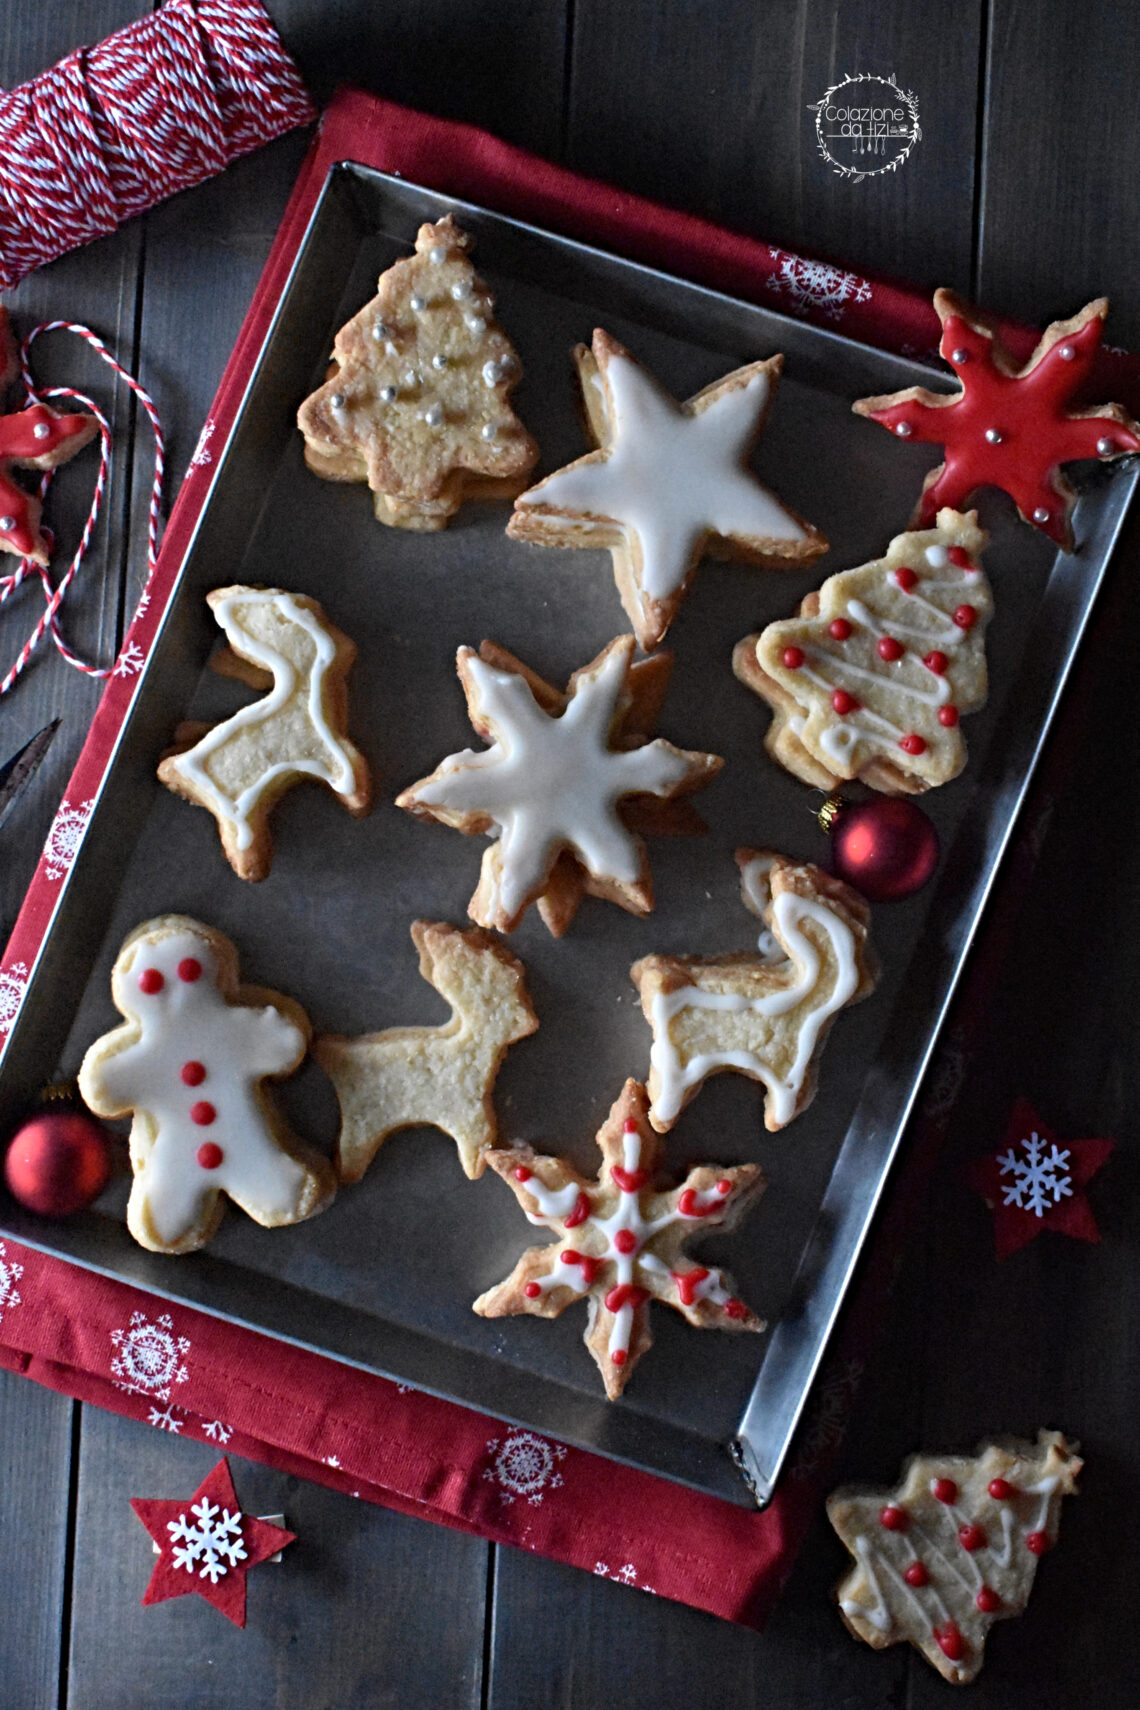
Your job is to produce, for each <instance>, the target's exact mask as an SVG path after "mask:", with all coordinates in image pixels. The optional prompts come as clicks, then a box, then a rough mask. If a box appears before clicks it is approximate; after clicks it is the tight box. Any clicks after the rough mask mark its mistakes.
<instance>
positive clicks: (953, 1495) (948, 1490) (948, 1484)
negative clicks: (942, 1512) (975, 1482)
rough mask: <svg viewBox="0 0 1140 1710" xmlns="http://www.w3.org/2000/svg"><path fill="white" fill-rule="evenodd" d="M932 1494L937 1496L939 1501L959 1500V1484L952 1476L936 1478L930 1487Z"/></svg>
mask: <svg viewBox="0 0 1140 1710" xmlns="http://www.w3.org/2000/svg"><path fill="white" fill-rule="evenodd" d="M930 1494H931V1495H932V1496H936V1497H937V1498H938V1500H939V1502H947V1503H949V1502H957V1500H958V1486H957V1485H956V1484H955V1483H954V1480H953V1479H952V1478H936V1479H935V1480H934V1483H933V1484H932V1485H931V1487H930Z"/></svg>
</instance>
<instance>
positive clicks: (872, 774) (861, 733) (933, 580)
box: [733, 510, 993, 795]
mask: <svg viewBox="0 0 1140 1710" xmlns="http://www.w3.org/2000/svg"><path fill="white" fill-rule="evenodd" d="M986 540H987V536H986V535H985V533H984V532H983V531H982V530H981V529H980V528H979V527H978V526H977V516H976V513H975V512H973V511H969V512H966V513H965V514H963V513H961V512H959V511H952V510H942V511H939V513H938V522H937V526H936V527H935V528H933V529H921V530H913V531H910V532H908V533H906V534H900V535H896V536H895V538H894V539H893V540H892V541H891V543H890V545H889V546H888V548H887V550H886V553H885V554H884V556H883V557H882V558H877V559H873V560H872V561H871V562H870V563H868V564H861V565H859V566H857V567H856V568H854V569H851V570H841V571H839V572H838V573H837V574H836V575H834V576H829V577H828V579H827V581H826V582H824V583H823V585H822V587H820V588H819V589H818V590H816V591H815V592H813V593H811V594H809V595H808V596H807V598H806V599H805V600H804V601H803V604H802V605H801V607H800V611H799V615H798V616H797V617H794V618H787V619H784V620H781V621H780V622H777V623H771V624H769V625H768V627H767V628H766V629H765V630H763V631H762V632H761V633H760V634H759V635H749V636H745V638H744V640H743V641H741V642H739V643H738V644H737V647H736V649H735V652H734V654H733V669H734V670H735V672H736V675H737V676H738V677H739V678H740V680H741V682H743V683H746V684H747V685H748V687H749V688H750V689H752V690H754V691H755V693H756V694H758V695H759V696H760V697H761V699H763V700H766V701H767V702H768V703H769V705H770V706H771V707H772V710H773V712H774V714H775V717H774V718H773V720H772V723H771V726H770V727H769V730H768V734H767V737H766V738H765V747H766V748H767V750H768V752H769V754H770V755H771V756H772V758H773V759H774V760H776V761H778V763H779V764H780V765H781V766H783V767H785V768H786V770H787V771H789V772H792V773H793V774H794V775H795V776H796V777H798V778H802V779H803V780H804V782H805V783H807V784H811V785H812V786H813V787H814V788H816V789H822V790H832V789H835V788H836V787H837V786H838V785H839V784H841V783H843V782H849V781H851V780H852V779H855V778H860V779H862V781H863V782H864V783H866V784H870V785H871V786H872V788H874V789H877V790H883V791H884V792H886V793H887V794H888V795H904V794H908V795H909V794H917V793H919V792H920V791H922V790H928V789H932V788H934V787H935V786H936V785H938V784H944V783H947V782H948V781H949V780H950V779H951V778H954V777H956V776H957V774H958V773H959V772H960V771H961V770H962V768H963V766H964V765H965V764H966V744H965V741H964V739H963V736H962V731H961V726H960V720H961V718H962V716H963V715H964V714H966V713H971V712H976V711H977V710H978V708H979V707H981V706H983V705H984V704H985V699H986V689H987V681H986V658H985V646H984V639H985V629H986V625H987V624H988V622H989V620H990V617H991V615H992V612H993V596H992V594H991V592H990V587H989V583H988V581H987V580H986V575H985V572H984V570H983V569H982V568H981V564H980V561H979V560H980V555H981V552H982V549H983V548H984V546H985V545H986Z"/></svg>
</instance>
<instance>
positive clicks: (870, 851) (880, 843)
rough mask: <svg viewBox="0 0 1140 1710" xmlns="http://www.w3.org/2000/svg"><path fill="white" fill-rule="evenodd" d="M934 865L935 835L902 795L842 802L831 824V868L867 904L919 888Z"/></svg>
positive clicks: (936, 862)
mask: <svg viewBox="0 0 1140 1710" xmlns="http://www.w3.org/2000/svg"><path fill="white" fill-rule="evenodd" d="M937 865H938V833H937V832H936V831H935V829H934V827H933V825H931V823H930V821H929V820H928V819H927V817H926V815H925V814H924V813H923V811H922V809H921V808H920V807H916V806H915V804H914V803H913V802H912V801H909V800H908V799H907V798H906V797H905V796H876V797H874V799H873V800H871V801H867V802H852V803H846V802H844V803H842V804H841V805H840V807H839V809H838V811H837V812H836V814H835V817H834V819H833V821H832V824H831V870H832V872H833V873H835V875H836V877H837V878H840V879H843V880H845V881H846V883H847V884H849V885H854V886H855V889H856V890H858V891H862V893H863V895H864V896H865V897H868V898H869V899H870V901H871V902H897V901H898V900H899V899H900V898H902V897H909V896H913V894H914V892H915V891H917V890H921V888H922V886H923V885H925V883H926V881H927V880H928V879H929V878H930V876H931V874H932V873H933V872H934V869H935V867H937Z"/></svg>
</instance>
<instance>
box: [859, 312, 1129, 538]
mask: <svg viewBox="0 0 1140 1710" xmlns="http://www.w3.org/2000/svg"><path fill="white" fill-rule="evenodd" d="M934 307H935V308H936V309H937V311H938V318H939V320H940V321H941V322H942V342H941V344H940V345H939V351H940V353H941V355H942V357H943V358H944V360H945V361H947V362H948V363H949V364H950V366H951V367H952V368H953V370H954V372H955V374H956V375H957V376H958V379H959V380H960V381H961V383H962V384H961V390H960V391H958V392H946V393H940V392H928V391H927V389H926V387H925V386H909V387H907V389H906V390H905V391H902V392H889V393H884V394H883V395H882V396H880V397H875V398H859V399H857V400H856V402H855V403H854V404H852V406H851V408H852V409H853V410H854V411H855V413H856V415H860V416H869V417H870V418H871V420H872V421H876V422H878V423H879V424H880V426H882V427H885V428H888V429H889V430H890V432H891V433H893V434H895V435H896V437H897V438H899V439H914V440H921V441H923V442H930V443H932V444H934V445H941V446H942V448H943V450H944V453H945V457H944V461H943V462H941V463H940V464H939V465H938V467H937V468H936V469H932V470H931V471H930V474H929V475H928V476H927V477H926V480H925V482H924V483H923V489H922V497H921V499H920V500H919V503H918V507H917V509H916V510H915V513H914V517H913V518H912V526H914V527H919V526H923V527H925V526H927V525H929V524H930V523H932V522H933V521H934V519H935V517H936V516H937V514H938V512H939V510H940V509H941V508H942V507H943V506H944V505H949V506H951V507H952V508H953V509H955V510H962V509H963V507H964V506H965V505H966V503H967V501H968V500H969V498H970V496H971V494H972V493H974V492H975V491H976V490H977V489H978V488H979V487H1000V488H1001V489H1002V490H1003V491H1004V492H1006V493H1008V494H1009V496H1010V498H1011V499H1012V500H1013V502H1014V504H1015V505H1016V506H1017V508H1018V510H1019V511H1020V513H1021V515H1022V516H1023V517H1024V518H1025V521H1026V522H1028V523H1032V524H1033V525H1034V526H1035V527H1036V528H1039V529H1040V530H1041V531H1042V533H1043V534H1047V535H1048V536H1049V538H1050V540H1055V541H1056V543H1057V545H1058V546H1060V547H1062V548H1063V549H1064V551H1066V552H1071V551H1072V550H1073V529H1072V522H1071V520H1070V519H1071V517H1072V511H1073V505H1074V504H1075V502H1076V497H1077V495H1076V493H1075V492H1074V491H1073V488H1072V487H1071V486H1070V484H1069V482H1068V481H1067V480H1066V479H1065V477H1064V476H1063V475H1062V474H1061V470H1060V466H1061V464H1062V463H1073V462H1076V461H1078V460H1079V459H1081V458H1092V457H1095V458H1099V459H1100V461H1101V462H1104V461H1106V460H1108V459H1110V458H1113V457H1123V456H1124V455H1125V453H1126V452H1129V451H1140V423H1137V422H1134V421H1133V420H1132V419H1131V417H1130V416H1129V415H1128V413H1127V411H1126V410H1125V409H1124V407H1123V406H1122V405H1121V404H1097V405H1096V406H1095V407H1093V408H1092V409H1086V410H1074V409H1071V408H1070V407H1069V405H1070V403H1071V401H1072V399H1073V398H1074V397H1075V396H1076V394H1077V393H1078V392H1080V391H1081V390H1082V388H1083V387H1084V386H1085V384H1086V382H1087V381H1088V379H1089V376H1090V374H1091V372H1092V368H1093V364H1094V363H1095V361H1096V355H1097V351H1098V350H1099V349H1100V339H1101V333H1102V332H1103V330H1104V321H1105V316H1106V315H1107V314H1108V298H1107V297H1098V298H1097V299H1096V301H1095V302H1092V303H1088V304H1086V305H1085V307H1084V308H1083V309H1082V310H1081V311H1080V313H1079V314H1076V315H1074V316H1073V317H1072V319H1071V320H1067V321H1054V322H1053V324H1052V326H1050V327H1048V328H1047V329H1046V330H1045V332H1044V333H1043V334H1042V336H1041V340H1040V343H1039V344H1038V345H1037V348H1036V350H1034V352H1033V354H1032V356H1031V357H1030V358H1029V361H1028V362H1027V363H1026V364H1025V366H1024V367H1023V368H1022V367H1019V366H1018V364H1017V361H1016V359H1015V358H1014V357H1013V356H1012V355H1011V354H1010V352H1009V351H1008V350H1007V349H1006V347H1005V345H1004V344H1003V343H1002V340H1001V337H1000V335H999V333H998V329H997V324H996V323H995V322H994V321H992V320H991V319H990V318H989V316H987V315H983V314H981V313H980V312H979V311H978V310H976V309H972V308H971V307H970V306H969V305H968V304H967V303H964V302H963V301H962V299H961V298H960V297H957V296H955V294H954V292H953V291H936V292H935V293H934Z"/></svg>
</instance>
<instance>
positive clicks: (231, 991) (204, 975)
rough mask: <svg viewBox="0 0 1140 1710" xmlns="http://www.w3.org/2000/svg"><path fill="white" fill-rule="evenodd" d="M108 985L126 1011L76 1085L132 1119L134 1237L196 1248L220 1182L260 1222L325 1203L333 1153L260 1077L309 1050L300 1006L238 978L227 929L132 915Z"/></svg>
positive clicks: (289, 1065)
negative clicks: (277, 1102)
mask: <svg viewBox="0 0 1140 1710" xmlns="http://www.w3.org/2000/svg"><path fill="white" fill-rule="evenodd" d="M111 993H112V996H113V997H114V1000H115V1007H116V1008H117V1009H118V1010H119V1012H120V1014H121V1015H123V1016H125V1017H126V1020H125V1021H124V1023H123V1025H122V1026H121V1027H117V1028H115V1030H114V1031H113V1032H112V1033H105V1034H104V1035H103V1036H102V1038H100V1039H96V1041H95V1042H94V1044H93V1045H91V1046H90V1048H89V1049H88V1051H87V1054H86V1056H85V1057H84V1059H83V1065H82V1067H81V1069H80V1071H79V1091H80V1093H81V1094H82V1096H83V1098H84V1100H85V1101H86V1103H87V1105H88V1106H89V1108H90V1109H91V1110H93V1111H94V1112H95V1114H96V1116H104V1117H117V1116H128V1115H129V1116H132V1117H133V1119H134V1120H133V1122H132V1125H131V1167H132V1168H133V1170H134V1175H135V1179H134V1185H133V1186H132V1188H131V1197H130V1202H129V1204H128V1206H127V1227H128V1228H129V1230H130V1232H131V1234H132V1235H133V1236H134V1238H135V1240H136V1241H138V1242H139V1243H140V1245H141V1246H143V1247H148V1248H150V1250H151V1251H152V1252H154V1253H190V1252H193V1251H194V1250H195V1249H196V1248H198V1247H202V1246H204V1245H205V1244H206V1242H207V1241H208V1240H209V1239H210V1237H211V1236H212V1235H213V1234H214V1231H215V1230H216V1229H217V1227H218V1224H219V1223H220V1222H221V1219H222V1214H223V1211H224V1209H225V1207H224V1204H223V1201H222V1195H223V1194H224V1195H226V1196H228V1198H230V1199H232V1200H233V1202H234V1203H235V1205H240V1206H241V1208H242V1210H243V1211H245V1212H247V1213H248V1214H249V1216H250V1217H252V1218H255V1219H256V1221H257V1222H258V1223H261V1224H264V1225H265V1227H266V1228H275V1227H277V1226H278V1225H280V1224H283V1223H300V1222H301V1221H302V1219H304V1218H306V1217H312V1216H313V1214H314V1212H317V1211H321V1210H323V1209H324V1207H325V1206H326V1205H327V1204H328V1203H329V1201H330V1200H331V1199H332V1197H333V1195H334V1193H335V1192H336V1178H335V1176H334V1173H333V1169H332V1166H331V1165H330V1164H329V1162H328V1160H327V1158H323V1157H321V1155H320V1154H319V1153H318V1152H314V1151H312V1150H311V1149H310V1148H309V1147H307V1146H305V1145H304V1144H303V1143H302V1142H301V1141H300V1140H298V1139H297V1138H296V1136H295V1135H293V1134H292V1133H291V1132H290V1131H289V1128H288V1127H287V1125H286V1123H285V1121H284V1119H283V1117H282V1116H281V1114H280V1112H279V1111H278V1110H277V1109H276V1108H275V1106H274V1105H273V1103H272V1101H271V1099H270V1096H269V1094H268V1093H267V1092H266V1090H265V1088H264V1087H263V1086H262V1081H263V1080H265V1079H266V1078H267V1077H270V1076H272V1077H274V1078H280V1077H281V1076H283V1075H288V1074H291V1073H292V1071H293V1070H294V1069H296V1068H297V1067H298V1065H299V1064H300V1062H301V1059H302V1058H303V1057H304V1055H305V1050H306V1047H307V1045H308V1041H309V1032H310V1028H309V1020H308V1017H307V1016H306V1014H305V1012H304V1010H303V1009H302V1008H301V1007H300V1005H299V1004H297V1003H294V1002H293V1000H292V998H287V997H283V996H282V995H281V993H279V992H272V991H266V990H264V989H263V988H261V987H259V986H246V985H242V984H241V982H240V980H239V976H238V957H237V951H236V949H235V948H234V946H233V944H232V943H231V942H230V940H229V939H228V938H227V937H226V936H225V934H224V933H221V932H218V931H216V930H215V929H214V928H213V927H210V926H203V925H202V924H201V922H199V921H196V920H190V919H189V918H187V917H186V916H185V915H177V914H169V915H162V916H160V917H159V918H158V919H156V920H148V921H144V922H143V924H142V925H141V926H138V927H136V928H135V930H134V932H132V933H131V934H130V936H129V937H128V938H127V939H126V941H125V943H124V944H123V947H122V949H121V950H120V952H119V955H118V958H117V959H116V962H115V966H114V969H113V970H112V974H111Z"/></svg>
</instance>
